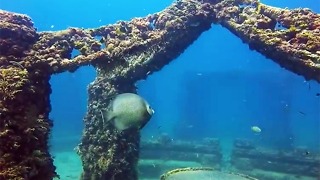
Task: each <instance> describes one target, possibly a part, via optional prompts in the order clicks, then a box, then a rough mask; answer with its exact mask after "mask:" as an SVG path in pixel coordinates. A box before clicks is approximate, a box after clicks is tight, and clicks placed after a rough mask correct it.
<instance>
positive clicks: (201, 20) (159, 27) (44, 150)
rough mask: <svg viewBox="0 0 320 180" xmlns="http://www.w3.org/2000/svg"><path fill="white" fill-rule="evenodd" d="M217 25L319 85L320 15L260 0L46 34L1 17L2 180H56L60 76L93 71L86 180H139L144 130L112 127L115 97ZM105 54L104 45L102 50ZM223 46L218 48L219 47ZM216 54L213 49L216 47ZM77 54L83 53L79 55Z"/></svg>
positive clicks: (184, 8)
mask: <svg viewBox="0 0 320 180" xmlns="http://www.w3.org/2000/svg"><path fill="white" fill-rule="evenodd" d="M212 24H221V25H222V26H224V27H226V28H227V29H228V30H230V31H231V32H232V33H234V34H235V35H236V36H238V37H239V38H241V39H242V40H243V42H245V43H247V44H248V45H249V47H250V49H252V50H256V51H258V52H259V53H261V54H263V55H265V56H266V57H268V58H270V59H272V60H273V61H275V62H276V63H278V64H280V65H281V66H282V67H284V68H286V69H288V70H290V71H292V72H294V73H296V74H299V75H302V76H304V77H305V79H307V80H310V79H313V80H316V81H318V82H320V39H319V38H320V15H319V14H316V13H314V12H312V11H311V10H309V9H294V10H288V9H280V8H275V7H271V6H267V5H265V4H262V3H260V2H258V1H256V0H232V1H231V0H182V1H177V2H175V3H173V4H172V5H171V6H169V7H168V8H166V9H165V10H163V11H161V12H158V13H155V14H151V15H148V16H147V17H144V18H134V19H132V20H131V21H127V22H125V21H119V22H117V23H116V24H113V25H107V26H102V27H99V28H95V29H80V28H69V29H67V30H63V31H58V32H41V33H39V32H37V31H36V29H35V28H34V27H33V23H32V21H31V19H30V18H29V17H27V16H25V15H21V14H15V13H10V12H6V11H0V25H1V26H0V66H1V69H0V96H1V98H0V107H1V108H0V179H16V180H19V179H21V180H23V179H42V180H46V179H52V178H53V177H55V176H57V174H56V172H55V167H54V165H53V160H52V157H51V155H50V153H49V151H48V137H49V134H50V130H51V127H52V121H51V120H50V119H49V112H50V110H51V106H50V99H49V95H50V93H51V87H50V84H49V79H50V76H51V75H52V74H55V73H61V72H64V71H71V72H73V71H75V70H77V68H79V67H80V66H85V65H92V66H94V68H95V69H96V71H97V77H96V79H95V81H94V82H93V83H91V84H90V86H89V89H88V93H89V102H88V112H87V114H86V117H85V118H84V123H85V129H84V134H83V137H82V140H81V144H80V145H79V149H78V150H79V154H80V156H81V159H82V162H83V174H82V179H83V180H87V179H127V180H136V179H137V170H136V166H137V162H138V159H139V144H140V134H139V131H134V130H132V131H131V132H128V131H126V132H123V133H119V131H117V130H115V128H114V127H113V126H112V125H110V124H107V123H104V122H103V118H102V117H101V109H103V108H105V107H107V105H108V104H109V102H110V98H108V97H110V96H112V95H115V94H118V93H123V92H136V87H135V85H134V84H135V82H136V81H137V80H140V79H144V78H146V77H147V76H148V75H149V74H151V73H153V72H155V71H159V70H160V69H161V68H162V67H163V66H164V65H166V64H168V63H169V62H170V61H172V60H174V59H175V58H176V57H177V56H179V55H180V54H181V53H182V52H183V51H184V50H185V49H186V48H187V47H188V46H189V45H190V44H191V43H192V42H193V41H195V40H196V39H197V38H198V37H199V36H200V35H201V33H202V32H204V31H206V30H208V29H209V28H210V27H211V25H212ZM101 42H103V44H104V45H105V47H104V46H103V44H101ZM212 43H215V42H212ZM209 48H210V47H209ZM74 49H76V50H79V51H80V53H81V54H80V55H78V56H76V57H71V52H72V51H73V50H74Z"/></svg>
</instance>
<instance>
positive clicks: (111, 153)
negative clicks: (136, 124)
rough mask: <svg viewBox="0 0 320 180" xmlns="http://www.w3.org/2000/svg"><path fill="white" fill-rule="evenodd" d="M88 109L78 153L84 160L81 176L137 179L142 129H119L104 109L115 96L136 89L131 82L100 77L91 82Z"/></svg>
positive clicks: (102, 179)
mask: <svg viewBox="0 0 320 180" xmlns="http://www.w3.org/2000/svg"><path fill="white" fill-rule="evenodd" d="M88 91H89V100H88V104H89V105H88V111H87V114H86V117H85V118H84V124H85V129H84V132H83V136H82V140H81V143H80V145H79V149H78V153H79V155H80V156H81V159H82V163H83V173H82V177H81V179H82V180H110V179H112V180H123V179H126V180H137V179H138V174H137V169H136V168H137V163H138V159H139V144H140V133H139V131H137V130H128V131H127V130H126V131H123V132H119V131H118V130H116V129H115V128H114V127H113V125H112V124H111V123H108V122H106V119H105V117H103V113H102V111H103V110H104V108H106V107H107V106H108V104H109V103H110V101H111V99H112V96H113V95H115V94H118V93H123V92H135V87H134V85H133V84H132V83H125V84H124V86H120V85H119V84H116V83H113V82H110V81H106V80H99V79H97V80H96V81H94V82H93V84H91V85H90V86H89V89H88Z"/></svg>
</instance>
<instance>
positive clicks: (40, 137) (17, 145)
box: [0, 67, 57, 180]
mask: <svg viewBox="0 0 320 180" xmlns="http://www.w3.org/2000/svg"><path fill="white" fill-rule="evenodd" d="M49 78H50V75H48V74H46V73H44V72H43V71H42V72H41V71H39V70H35V71H33V72H29V71H27V70H26V69H23V68H21V67H9V68H2V69H0V97H1V98H0V179H15V180H25V179H30V180H33V179H34V180H36V179H42V180H51V179H52V178H53V177H55V176H57V174H56V172H55V167H54V165H53V159H52V158H51V156H50V154H49V151H48V149H49V148H48V137H49V133H50V130H51V127H52V122H51V121H50V119H49V118H48V116H49V112H50V101H49V95H50V93H51V88H50V84H49Z"/></svg>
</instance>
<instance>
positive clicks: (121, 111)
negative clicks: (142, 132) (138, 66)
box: [104, 93, 154, 131]
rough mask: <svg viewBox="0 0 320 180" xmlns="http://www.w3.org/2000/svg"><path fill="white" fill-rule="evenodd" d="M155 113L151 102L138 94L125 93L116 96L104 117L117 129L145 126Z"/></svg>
mask: <svg viewBox="0 0 320 180" xmlns="http://www.w3.org/2000/svg"><path fill="white" fill-rule="evenodd" d="M153 114H154V110H153V109H152V108H151V107H150V105H149V103H148V102H147V101H146V100H144V99H143V98H142V97H140V96H139V95H137V94H133V93H123V94H119V95H117V96H115V98H114V99H113V100H112V101H111V102H110V105H109V108H108V109H107V111H105V114H104V117H106V120H107V121H108V122H112V123H113V124H114V126H115V127H116V129H117V130H119V131H123V130H126V129H128V128H137V129H141V128H143V127H144V126H145V125H146V124H147V122H148V121H149V120H150V119H151V116H152V115H153Z"/></svg>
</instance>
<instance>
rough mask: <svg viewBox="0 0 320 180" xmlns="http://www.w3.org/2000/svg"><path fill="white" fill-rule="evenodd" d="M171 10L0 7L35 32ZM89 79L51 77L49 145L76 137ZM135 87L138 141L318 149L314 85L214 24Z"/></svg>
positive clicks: (97, 5)
mask: <svg viewBox="0 0 320 180" xmlns="http://www.w3.org/2000/svg"><path fill="white" fill-rule="evenodd" d="M262 2H263V3H266V4H268V5H273V6H278V7H282V8H284V7H288V8H296V7H308V8H310V9H312V10H313V11H316V12H318V13H320V6H319V4H320V2H319V0H308V1H301V0H291V1H288V0H277V1H274V0H263V1H262ZM171 3H172V0H161V1H160V0H158V1H149V0H135V1H132V0H126V1H124V0H123V1H119V0H109V1H108V0H96V1H89V0H82V1H74V0H68V1H62V0H57V1H48V0H42V1H38V0H29V1H5V0H0V9H4V10H8V11H13V12H18V13H24V14H27V15H29V16H30V17H31V18H32V19H33V21H34V23H35V27H37V29H38V31H56V30H62V29H66V28H68V27H84V28H89V27H90V28H92V27H98V26H101V25H105V24H110V23H114V22H116V21H117V20H130V19H131V18H133V17H139V16H145V15H147V14H150V13H154V12H157V11H161V10H162V9H164V8H165V7H166V6H168V5H170V4H171ZM94 78H95V71H94V69H93V68H92V67H82V68H80V69H79V70H78V71H76V72H75V73H62V74H59V75H54V76H53V77H52V78H51V81H50V82H51V85H52V89H53V92H52V94H51V103H52V112H51V113H50V117H51V118H52V119H53V120H54V129H53V133H52V138H53V139H55V138H56V139H59V138H67V137H80V136H81V133H82V129H83V122H82V120H83V117H84V115H85V112H86V106H87V85H88V84H89V83H90V82H92V81H93V80H94ZM137 87H138V92H139V94H140V95H142V96H143V97H145V98H146V99H147V100H148V101H149V103H150V104H151V105H152V107H153V108H154V109H155V111H156V113H155V115H154V116H153V118H152V119H151V121H150V122H149V123H148V124H147V126H146V127H145V128H144V129H143V131H142V138H143V139H150V138H154V137H157V136H159V135H161V134H162V133H166V134H168V135H169V136H170V137H172V138H173V139H175V138H179V139H201V138H203V137H216V138H220V139H221V140H226V141H228V140H230V139H235V138H249V139H252V140H254V141H256V142H259V143H260V144H261V145H265V146H269V147H275V148H284V149H285V148H290V147H292V146H295V147H296V146H304V147H307V148H308V149H311V150H318V151H319V150H320V123H319V122H320V111H319V109H320V97H317V96H316V95H315V94H316V93H319V92H320V85H319V83H317V82H315V81H305V80H304V78H303V77H301V76H299V75H296V74H294V73H292V72H289V71H287V70H285V69H283V68H281V67H280V66H279V65H277V64H276V63H274V62H273V61H271V60H270V59H266V58H265V57H263V56H262V55H260V54H259V53H257V52H255V51H251V50H249V48H248V46H247V45H246V44H243V43H242V42H241V40H240V39H238V38H237V37H236V36H234V35H233V34H231V33H230V32H229V31H228V30H226V29H224V28H222V27H221V26H219V25H213V26H212V28H211V29H210V30H209V31H207V32H204V33H203V34H202V35H201V37H200V38H199V39H198V40H197V41H196V42H194V43H193V44H192V45H191V46H190V47H189V48H188V49H186V51H185V52H184V53H183V54H182V55H181V56H179V57H178V58H177V59H176V60H175V61H173V62H172V63H171V64H169V65H167V66H165V67H164V68H163V69H162V70H161V71H159V72H156V73H154V74H152V75H151V76H149V77H148V78H147V79H146V80H143V81H139V82H138V83H137ZM254 125H256V126H259V127H260V128H261V129H262V132H261V133H260V134H259V135H256V134H254V133H253V132H252V131H251V130H250V127H251V126H254ZM77 143H78V142H74V144H77ZM72 146H73V144H72ZM53 147H55V145H54V144H53ZM56 148H59V147H56ZM68 148H71V147H68Z"/></svg>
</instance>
